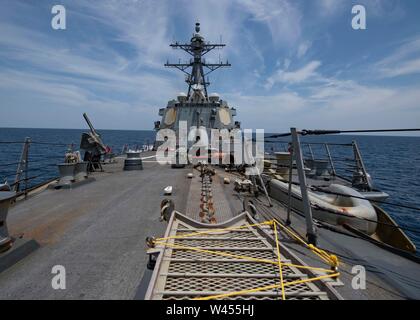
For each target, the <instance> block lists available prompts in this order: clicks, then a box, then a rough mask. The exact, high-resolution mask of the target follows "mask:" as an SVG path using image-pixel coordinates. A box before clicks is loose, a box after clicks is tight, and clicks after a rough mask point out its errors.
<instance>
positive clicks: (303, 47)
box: [296, 40, 312, 59]
mask: <svg viewBox="0 0 420 320" xmlns="http://www.w3.org/2000/svg"><path fill="white" fill-rule="evenodd" d="M311 46H312V42H311V41H308V40H306V41H303V42H302V43H301V44H300V45H299V47H298V49H297V53H296V55H297V57H298V58H299V59H300V58H302V57H303V56H304V55H305V54H306V53H307V52H308V50H309V49H310V48H311Z"/></svg>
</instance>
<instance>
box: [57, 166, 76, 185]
mask: <svg viewBox="0 0 420 320" xmlns="http://www.w3.org/2000/svg"><path fill="white" fill-rule="evenodd" d="M76 165H77V163H60V164H59V165H58V171H59V173H60V180H59V181H58V185H60V186H63V185H69V184H71V183H73V182H74V181H75V177H74V174H75V168H76Z"/></svg>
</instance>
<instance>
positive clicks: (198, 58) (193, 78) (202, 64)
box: [165, 22, 231, 99]
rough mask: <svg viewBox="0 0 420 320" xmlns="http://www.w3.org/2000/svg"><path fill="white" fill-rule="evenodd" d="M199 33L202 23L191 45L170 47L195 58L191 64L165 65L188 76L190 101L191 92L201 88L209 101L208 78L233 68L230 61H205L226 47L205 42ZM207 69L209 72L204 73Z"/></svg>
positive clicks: (197, 25) (191, 60)
mask: <svg viewBox="0 0 420 320" xmlns="http://www.w3.org/2000/svg"><path fill="white" fill-rule="evenodd" d="M199 32H200V23H198V22H197V23H196V24H195V33H194V34H193V37H192V38H191V42H190V43H184V44H182V43H179V42H175V43H173V44H171V45H170V46H171V47H172V48H174V49H182V50H184V51H185V52H187V53H188V54H190V55H191V56H192V57H193V58H192V59H190V61H189V63H169V62H167V63H165V67H172V68H177V69H179V70H181V71H182V72H184V73H185V74H186V78H185V82H187V83H188V95H187V98H188V99H189V98H190V96H191V90H192V89H199V88H203V92H204V95H205V97H206V99H208V94H207V87H208V86H209V85H210V82H209V80H208V78H207V81H206V79H205V78H206V76H207V75H208V74H210V73H211V72H213V71H215V70H217V69H219V68H222V67H230V66H231V64H230V63H229V62H228V61H226V62H222V61H219V63H206V61H205V59H203V56H204V55H205V54H207V53H208V52H210V51H211V50H213V49H216V48H222V47H224V46H226V45H225V44H221V43H218V44H212V43H209V42H207V43H206V42H204V38H203V37H202V36H201V35H200V33H199ZM190 68H191V69H190ZM205 68H206V71H207V72H204V70H205ZM189 69H190V70H189Z"/></svg>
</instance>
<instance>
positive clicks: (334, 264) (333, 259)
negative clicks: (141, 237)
mask: <svg viewBox="0 0 420 320" xmlns="http://www.w3.org/2000/svg"><path fill="white" fill-rule="evenodd" d="M264 225H265V226H271V227H272V228H273V230H274V236H275V242H276V251H277V260H269V259H260V258H254V257H248V256H244V255H237V254H232V253H227V252H223V251H217V250H207V249H201V248H197V247H191V246H185V245H178V244H174V243H169V242H168V240H175V239H188V237H193V236H197V235H206V234H215V233H216V234H217V233H225V232H227V231H235V230H241V229H249V228H251V227H257V226H264ZM277 227H280V228H281V229H282V230H283V231H285V232H286V233H287V234H289V235H290V236H291V237H292V238H294V239H295V240H297V241H298V242H300V243H301V244H303V245H304V246H306V247H307V248H308V249H310V250H311V251H312V252H313V253H314V254H315V255H317V256H318V257H319V258H321V260H322V261H323V262H325V263H327V264H329V265H330V267H331V269H325V268H318V267H311V266H302V265H296V264H292V263H283V262H282V261H281V255H280V241H279V239H278V229H277ZM153 243H154V244H155V245H161V246H164V247H169V248H174V249H181V250H191V251H196V252H202V253H208V254H213V255H218V256H223V257H229V258H236V259H240V260H244V261H254V262H260V263H270V264H274V265H277V266H278V268H279V282H280V283H279V284H275V285H271V286H265V287H260V288H253V289H248V290H242V291H236V292H229V293H225V294H220V295H213V296H206V297H199V298H195V299H193V300H212V299H220V298H226V297H232V296H237V295H242V294H249V293H254V292H260V291H266V290H270V289H278V288H280V289H281V296H282V299H283V300H286V292H285V289H284V288H285V287H287V286H291V285H297V284H301V283H306V282H313V281H317V280H322V279H327V278H336V277H338V276H339V275H340V273H339V272H337V268H338V265H339V261H338V258H337V256H335V255H332V254H329V253H327V252H326V251H324V250H322V249H319V248H317V247H316V246H314V245H312V244H308V243H307V242H306V241H304V240H303V239H302V238H301V237H300V236H299V235H297V234H296V233H295V232H293V231H292V230H290V229H289V228H287V227H286V226H284V225H282V224H281V223H280V222H279V221H277V220H276V219H274V220H271V221H265V222H262V223H257V224H247V225H242V226H239V227H232V228H223V229H213V230H207V231H200V232H191V233H187V234H184V235H179V236H176V235H175V236H169V237H165V238H157V239H154V240H153ZM284 266H289V267H295V268H299V269H308V270H313V271H321V272H325V273H326V274H325V275H321V276H318V277H314V278H308V279H302V280H296V281H291V282H284V279H283V269H282V268H283V267H284Z"/></svg>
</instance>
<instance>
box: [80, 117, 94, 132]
mask: <svg viewBox="0 0 420 320" xmlns="http://www.w3.org/2000/svg"><path fill="white" fill-rule="evenodd" d="M83 118H85V120H86V123H87V124H88V126H89V128H90V131H92V133H94V134H96V131H95V128H94V127H93V125H92V122H90V120H89V118H88V116H87V114H86V113H83Z"/></svg>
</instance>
